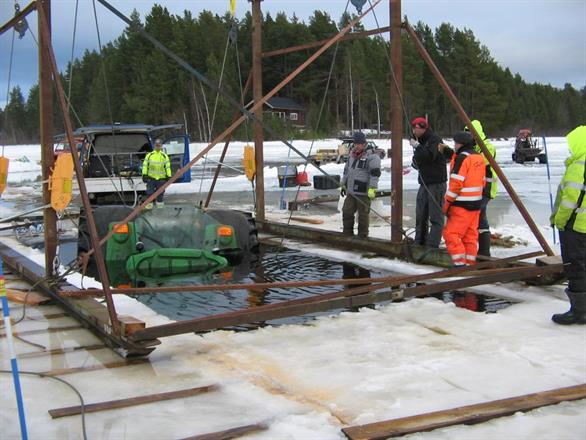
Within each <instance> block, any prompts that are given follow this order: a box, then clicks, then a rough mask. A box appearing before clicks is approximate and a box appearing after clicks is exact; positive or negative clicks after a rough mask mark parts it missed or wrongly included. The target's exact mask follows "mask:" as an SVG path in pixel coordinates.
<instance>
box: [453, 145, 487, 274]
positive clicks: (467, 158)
mask: <svg viewBox="0 0 586 440" xmlns="http://www.w3.org/2000/svg"><path fill="white" fill-rule="evenodd" d="M485 178H486V167H485V164H484V159H483V157H482V155H481V154H479V153H477V152H476V151H474V148H473V147H468V146H462V147H461V148H460V149H459V150H458V152H457V153H456V154H454V155H453V156H452V161H451V163H450V187H449V189H448V191H447V192H446V200H445V203H444V214H446V215H447V217H448V221H447V223H446V227H445V228H444V232H443V236H444V240H445V241H446V247H447V248H448V253H449V254H450V256H451V257H452V261H453V263H454V265H456V266H462V265H471V264H475V263H476V255H477V253H478V220H479V218H480V207H481V201H482V190H483V189H484V185H485V181H486V179H485Z"/></svg>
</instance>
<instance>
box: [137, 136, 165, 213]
mask: <svg viewBox="0 0 586 440" xmlns="http://www.w3.org/2000/svg"><path fill="white" fill-rule="evenodd" d="M170 177H171V161H170V160H169V156H167V153H165V152H164V151H163V141H162V140H161V139H156V140H155V149H154V150H153V151H151V152H150V153H149V154H147V155H146V157H145V158H144V161H143V163H142V181H143V182H144V183H146V195H147V196H150V195H151V194H153V193H154V192H155V191H157V190H158V189H159V188H160V187H161V186H163V184H164V183H165V182H166V181H167V180H168V179H169V178H170ZM164 194H165V191H163V192H162V193H161V194H159V195H158V196H157V208H162V207H163V206H164V203H163V196H164ZM152 207H153V204H152V203H149V204H148V205H147V206H146V208H147V209H151V208H152Z"/></svg>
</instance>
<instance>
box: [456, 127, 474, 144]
mask: <svg viewBox="0 0 586 440" xmlns="http://www.w3.org/2000/svg"><path fill="white" fill-rule="evenodd" d="M454 143H456V144H462V145H463V146H464V147H472V146H474V138H473V137H472V135H471V134H470V132H469V131H459V132H458V133H456V134H455V135H454Z"/></svg>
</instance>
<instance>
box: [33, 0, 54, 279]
mask: <svg viewBox="0 0 586 440" xmlns="http://www.w3.org/2000/svg"><path fill="white" fill-rule="evenodd" d="M37 8H39V9H42V11H43V12H44V14H45V17H47V26H48V30H49V32H48V37H45V35H46V34H44V33H43V32H42V30H41V21H40V20H39V25H38V28H39V30H38V35H39V100H40V103H39V116H40V120H41V122H40V125H39V126H40V136H41V170H42V173H41V174H42V179H43V182H47V181H48V179H49V176H50V175H51V169H52V168H53V166H54V165H55V155H54V154H53V84H52V79H51V67H50V61H49V59H48V58H49V56H48V54H47V53H46V51H44V50H43V47H44V45H45V44H46V43H45V40H44V39H45V38H51V0H39V1H38V2H37ZM43 203H44V204H45V205H48V204H50V203H51V193H50V192H49V184H48V183H44V184H43ZM43 218H44V227H45V232H44V234H45V275H46V276H48V277H49V276H52V275H53V260H54V259H55V256H56V254H57V244H58V238H57V214H56V213H55V211H54V210H53V208H51V207H48V208H45V209H44V210H43Z"/></svg>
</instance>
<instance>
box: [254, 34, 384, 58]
mask: <svg viewBox="0 0 586 440" xmlns="http://www.w3.org/2000/svg"><path fill="white" fill-rule="evenodd" d="M390 30H391V27H390V26H385V27H382V28H378V29H372V30H370V31H364V32H353V33H351V34H349V35H345V36H344V37H342V38H340V41H349V40H357V39H359V38H363V37H368V36H370V35H376V34H382V33H385V32H388V31H390ZM327 42H328V40H319V41H312V42H311V43H305V44H299V45H298V46H291V47H286V48H284V49H276V50H271V51H269V52H263V53H262V57H263V58H270V57H275V56H278V55H285V54H288V53H292V52H299V51H300V50H306V49H313V48H314V47H319V46H322V45H323V44H325V43H327Z"/></svg>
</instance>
